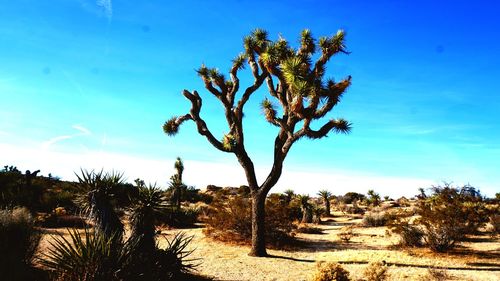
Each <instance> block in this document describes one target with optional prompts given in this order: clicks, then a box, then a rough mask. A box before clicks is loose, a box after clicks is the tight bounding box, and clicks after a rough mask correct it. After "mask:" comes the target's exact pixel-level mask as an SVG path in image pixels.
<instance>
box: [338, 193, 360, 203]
mask: <svg viewBox="0 0 500 281" xmlns="http://www.w3.org/2000/svg"><path fill="white" fill-rule="evenodd" d="M339 199H340V200H341V201H342V202H344V203H345V204H352V203H353V201H363V200H365V199H366V196H365V195H364V194H361V193H357V192H347V193H346V194H345V195H344V196H341V197H340V198H339Z"/></svg>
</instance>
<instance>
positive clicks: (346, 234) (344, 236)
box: [337, 225, 354, 243]
mask: <svg viewBox="0 0 500 281" xmlns="http://www.w3.org/2000/svg"><path fill="white" fill-rule="evenodd" d="M337 236H338V237H339V238H340V240H342V241H344V242H346V243H347V242H349V241H350V240H351V238H352V237H353V236H354V227H353V226H352V225H348V226H344V227H342V228H341V229H340V232H339V233H338V234H337Z"/></svg>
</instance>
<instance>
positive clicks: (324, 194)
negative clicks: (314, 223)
mask: <svg viewBox="0 0 500 281" xmlns="http://www.w3.org/2000/svg"><path fill="white" fill-rule="evenodd" d="M318 195H319V196H320V197H321V199H323V203H324V204H325V214H326V216H330V199H331V198H332V193H331V192H330V191H328V190H326V189H323V190H320V191H319V192H318Z"/></svg>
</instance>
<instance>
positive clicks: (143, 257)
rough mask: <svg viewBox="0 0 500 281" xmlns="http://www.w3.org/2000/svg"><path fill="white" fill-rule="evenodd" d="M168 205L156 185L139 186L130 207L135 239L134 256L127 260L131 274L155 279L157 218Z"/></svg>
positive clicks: (130, 238)
mask: <svg viewBox="0 0 500 281" xmlns="http://www.w3.org/2000/svg"><path fill="white" fill-rule="evenodd" d="M166 207H167V204H166V198H165V197H164V195H163V192H162V191H161V190H160V189H159V188H158V187H156V186H154V185H153V186H151V185H150V186H148V187H146V186H139V193H138V195H137V197H136V198H135V201H134V202H133V205H132V207H131V208H130V217H129V219H130V225H131V234H130V237H129V241H134V244H135V247H134V248H133V249H132V251H133V256H132V258H131V259H130V260H128V262H127V265H126V267H127V271H128V272H129V274H131V275H141V276H142V277H141V278H142V279H143V280H154V278H153V276H154V274H155V270H156V268H155V264H156V256H157V251H158V249H157V244H156V227H155V226H156V220H157V217H158V215H159V214H160V213H161V212H162V211H164V210H165V208H166Z"/></svg>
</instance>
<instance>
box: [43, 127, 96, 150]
mask: <svg viewBox="0 0 500 281" xmlns="http://www.w3.org/2000/svg"><path fill="white" fill-rule="evenodd" d="M71 127H72V128H73V129H75V130H77V131H78V133H75V134H71V135H61V136H57V137H53V138H51V139H50V140H48V141H45V142H43V143H42V149H43V150H47V149H49V148H50V147H51V146H53V145H54V144H56V143H59V142H61V141H64V140H68V139H72V138H76V137H82V136H88V135H91V134H92V132H91V131H90V130H89V129H87V128H85V127H83V126H81V125H78V124H76V125H73V126H71Z"/></svg>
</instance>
